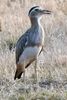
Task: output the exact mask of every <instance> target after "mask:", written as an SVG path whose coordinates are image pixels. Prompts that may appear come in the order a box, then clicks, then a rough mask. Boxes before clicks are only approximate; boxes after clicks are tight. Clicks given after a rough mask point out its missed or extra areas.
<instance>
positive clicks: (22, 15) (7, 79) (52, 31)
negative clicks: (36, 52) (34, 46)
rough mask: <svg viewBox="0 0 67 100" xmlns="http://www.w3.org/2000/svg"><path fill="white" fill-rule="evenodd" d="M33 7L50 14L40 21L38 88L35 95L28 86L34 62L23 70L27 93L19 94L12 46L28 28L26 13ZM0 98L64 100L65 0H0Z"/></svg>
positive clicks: (66, 87) (66, 61)
mask: <svg viewBox="0 0 67 100" xmlns="http://www.w3.org/2000/svg"><path fill="white" fill-rule="evenodd" d="M35 5H38V6H41V7H43V8H44V9H48V10H51V11H52V14H51V15H45V16H43V18H42V20H41V23H42V25H43V27H44V31H45V43H44V51H43V52H42V53H41V55H40V56H39V60H38V68H37V70H38V81H39V83H40V85H39V88H38V91H37V92H36V93H37V95H36V94H35V92H34V90H33V88H34V87H33V86H34V85H33V86H31V85H32V84H33V79H34V69H33V66H34V63H33V64H32V65H31V66H29V67H28V68H27V69H26V78H27V83H26V84H27V87H26V89H27V92H28V93H25V92H24V93H23V87H24V84H23V82H22V81H21V79H20V80H16V81H14V74H15V70H16V65H15V44H16V42H17V40H18V39H19V37H20V36H21V35H22V34H24V32H25V31H26V30H27V29H28V28H29V27H30V20H29V17H28V11H29V9H30V8H31V7H32V6H35ZM30 88H31V89H30ZM33 94H34V96H33ZM43 94H44V95H43ZM25 95H26V96H25ZM41 96H42V98H40V99H38V98H39V97H41ZM36 97H38V98H36ZM0 98H1V100H67V0H0ZM46 98H47V99H46ZM53 98H54V99H53Z"/></svg>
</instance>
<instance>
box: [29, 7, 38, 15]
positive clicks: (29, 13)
mask: <svg viewBox="0 0 67 100" xmlns="http://www.w3.org/2000/svg"><path fill="white" fill-rule="evenodd" d="M37 7H39V6H35V7H32V8H31V9H30V11H29V14H30V12H31V11H32V10H33V9H34V8H37Z"/></svg>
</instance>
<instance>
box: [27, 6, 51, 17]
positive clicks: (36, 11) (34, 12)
mask: <svg viewBox="0 0 67 100" xmlns="http://www.w3.org/2000/svg"><path fill="white" fill-rule="evenodd" d="M44 14H51V11H49V10H44V9H43V8H41V7H39V6H34V7H32V8H31V9H30V10H29V13H28V15H29V17H32V18H40V17H41V16H42V15H44Z"/></svg>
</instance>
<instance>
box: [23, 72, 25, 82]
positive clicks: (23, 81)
mask: <svg viewBox="0 0 67 100" xmlns="http://www.w3.org/2000/svg"><path fill="white" fill-rule="evenodd" d="M23 82H25V71H24V72H23Z"/></svg>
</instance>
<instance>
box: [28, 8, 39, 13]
mask: <svg viewBox="0 0 67 100" xmlns="http://www.w3.org/2000/svg"><path fill="white" fill-rule="evenodd" d="M35 9H39V7H36V8H34V9H32V10H31V12H33V11H34V10H35ZM31 12H30V13H31Z"/></svg>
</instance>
